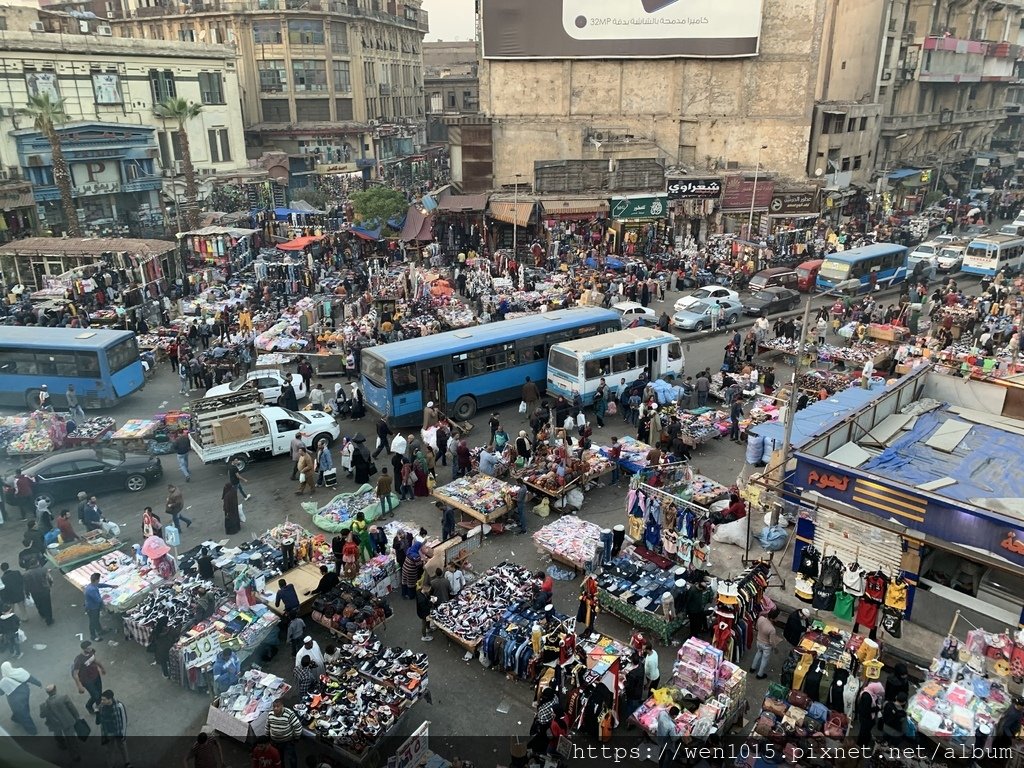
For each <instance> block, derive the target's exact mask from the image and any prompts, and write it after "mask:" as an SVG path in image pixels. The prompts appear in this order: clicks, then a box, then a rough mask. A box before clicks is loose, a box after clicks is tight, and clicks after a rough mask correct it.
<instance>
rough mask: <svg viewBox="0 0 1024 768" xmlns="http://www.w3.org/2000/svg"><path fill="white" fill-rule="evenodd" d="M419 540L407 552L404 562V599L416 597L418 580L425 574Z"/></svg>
mask: <svg viewBox="0 0 1024 768" xmlns="http://www.w3.org/2000/svg"><path fill="white" fill-rule="evenodd" d="M421 546H422V544H421V543H420V542H419V541H413V543H412V544H411V545H410V546H409V549H408V550H406V553H405V562H404V563H402V599H403V600H415V599H416V582H418V581H419V580H420V576H421V575H422V574H423V560H421V559H420V547H421Z"/></svg>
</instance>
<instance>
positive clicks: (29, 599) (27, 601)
mask: <svg viewBox="0 0 1024 768" xmlns="http://www.w3.org/2000/svg"><path fill="white" fill-rule="evenodd" d="M25 605H27V606H28V607H29V608H35V606H36V601H35V600H33V599H32V595H25Z"/></svg>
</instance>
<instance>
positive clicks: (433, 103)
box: [430, 91, 444, 112]
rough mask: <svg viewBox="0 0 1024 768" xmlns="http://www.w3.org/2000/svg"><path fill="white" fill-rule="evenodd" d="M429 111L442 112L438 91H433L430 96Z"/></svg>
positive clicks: (442, 103)
mask: <svg viewBox="0 0 1024 768" xmlns="http://www.w3.org/2000/svg"><path fill="white" fill-rule="evenodd" d="M430 111H431V112H444V101H443V100H442V99H441V92H440V91H434V92H433V93H431V94H430Z"/></svg>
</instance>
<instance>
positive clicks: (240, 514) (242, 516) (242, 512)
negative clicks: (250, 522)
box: [238, 502, 245, 523]
mask: <svg viewBox="0 0 1024 768" xmlns="http://www.w3.org/2000/svg"><path fill="white" fill-rule="evenodd" d="M238 519H239V520H241V521H242V522H243V523H244V522H245V510H244V509H243V508H242V504H241V502H239V504H238Z"/></svg>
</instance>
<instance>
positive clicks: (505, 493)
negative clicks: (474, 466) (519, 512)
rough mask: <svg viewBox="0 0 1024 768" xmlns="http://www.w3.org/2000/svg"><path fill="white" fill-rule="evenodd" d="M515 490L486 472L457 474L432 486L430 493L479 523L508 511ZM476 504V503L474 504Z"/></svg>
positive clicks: (502, 515)
mask: <svg viewBox="0 0 1024 768" xmlns="http://www.w3.org/2000/svg"><path fill="white" fill-rule="evenodd" d="M517 494H518V490H517V489H516V487H515V486H514V485H510V484H509V483H505V482H502V481H501V480H496V479H495V478H493V477H488V476H487V475H474V476H473V477H460V478H459V479H457V480H454V481H452V482H451V483H448V484H447V485H442V486H440V487H438V488H435V489H434V492H433V493H432V494H431V495H432V496H433V497H434V498H435V499H438V500H440V501H442V502H444V503H445V504H450V505H451V506H452V507H454V508H455V509H457V510H459V512H461V513H463V514H464V515H469V516H470V517H472V518H474V519H476V520H479V521H480V522H481V523H487V524H489V523H493V522H495V521H497V520H500V519H501V518H503V517H504V516H505V515H507V514H508V512H509V510H510V509H511V507H512V501H511V500H513V499H515V498H516V495H517ZM473 505H476V506H473Z"/></svg>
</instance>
